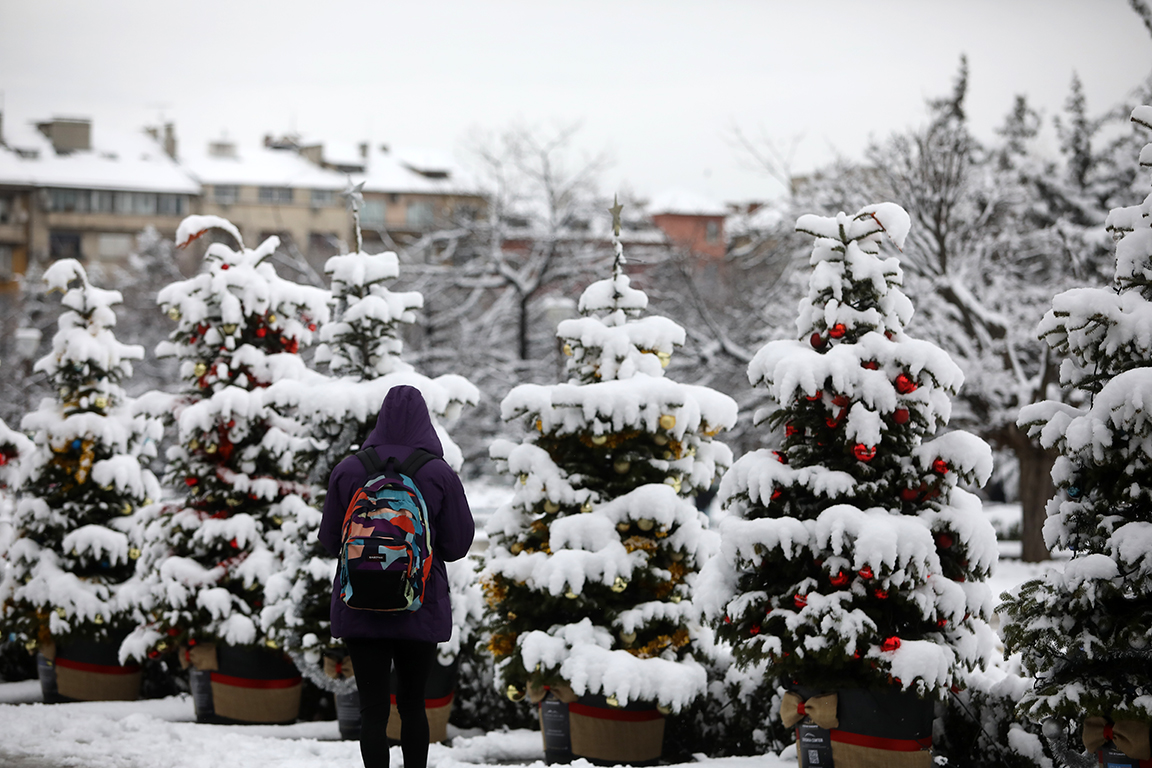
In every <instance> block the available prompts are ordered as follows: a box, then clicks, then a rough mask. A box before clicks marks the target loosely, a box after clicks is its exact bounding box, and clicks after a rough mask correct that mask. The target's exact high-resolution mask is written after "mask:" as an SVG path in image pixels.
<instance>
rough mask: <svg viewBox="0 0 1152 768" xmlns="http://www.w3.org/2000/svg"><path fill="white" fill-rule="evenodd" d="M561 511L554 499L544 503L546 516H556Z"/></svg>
mask: <svg viewBox="0 0 1152 768" xmlns="http://www.w3.org/2000/svg"><path fill="white" fill-rule="evenodd" d="M559 511H560V505H559V504H557V503H556V502H554V501H552V499H548V500H547V501H545V502H544V512H545V513H546V514H549V515H554V514H556V513H557V512H559Z"/></svg>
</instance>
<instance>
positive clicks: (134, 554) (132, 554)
mask: <svg viewBox="0 0 1152 768" xmlns="http://www.w3.org/2000/svg"><path fill="white" fill-rule="evenodd" d="M128 558H129V559H131V560H138V559H140V550H138V549H137V548H136V547H132V548H131V549H129V550H128Z"/></svg>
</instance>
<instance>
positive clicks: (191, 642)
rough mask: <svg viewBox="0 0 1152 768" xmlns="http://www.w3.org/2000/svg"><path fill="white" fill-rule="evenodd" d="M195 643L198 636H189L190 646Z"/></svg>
mask: <svg viewBox="0 0 1152 768" xmlns="http://www.w3.org/2000/svg"><path fill="white" fill-rule="evenodd" d="M194 645H196V638H194V637H190V638H188V646H189V647H192V646H194Z"/></svg>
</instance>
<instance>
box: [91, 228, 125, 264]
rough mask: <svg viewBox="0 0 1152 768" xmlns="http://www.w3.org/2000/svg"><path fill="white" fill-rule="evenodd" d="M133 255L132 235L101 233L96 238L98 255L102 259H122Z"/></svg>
mask: <svg viewBox="0 0 1152 768" xmlns="http://www.w3.org/2000/svg"><path fill="white" fill-rule="evenodd" d="M130 253H132V235H126V234H124V233H122V232H101V233H100V234H99V235H98V236H97V238H96V254H97V255H98V256H99V257H100V258H102V259H122V258H124V257H125V256H127V255H128V254H130Z"/></svg>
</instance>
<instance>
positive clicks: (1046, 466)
mask: <svg viewBox="0 0 1152 768" xmlns="http://www.w3.org/2000/svg"><path fill="white" fill-rule="evenodd" d="M1007 432H1008V433H1009V434H1008V444H1009V446H1010V447H1011V448H1012V452H1013V453H1015V454H1016V461H1018V462H1019V464H1020V489H1019V496H1020V506H1021V507H1022V508H1023V517H1022V518H1021V521H1020V539H1021V551H1020V557H1021V559H1023V560H1024V562H1026V563H1038V562H1040V561H1042V560H1049V559H1051V557H1052V553H1051V552H1049V551H1048V547H1047V546H1046V545H1045V544H1044V518H1045V517H1046V516H1047V512H1046V511H1045V510H1046V508H1047V506H1048V500H1049V499H1050V498H1052V496H1053V495H1054V494H1055V493H1056V488H1055V487H1054V486H1053V485H1052V464H1053V462H1055V460H1056V456H1055V454H1054V453H1053V452H1052V451H1046V450H1044V449H1043V448H1041V447H1040V446H1039V445H1038V444H1036V443H1034V442H1032V441H1031V440H1029V439H1028V436H1027V435H1025V434H1024V433H1023V432H1022V431H1021V430H1020V428H1019V427H1017V426H1016V425H1015V424H1013V425H1011V426H1010V427H1009V428H1008V430H1007Z"/></svg>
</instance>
